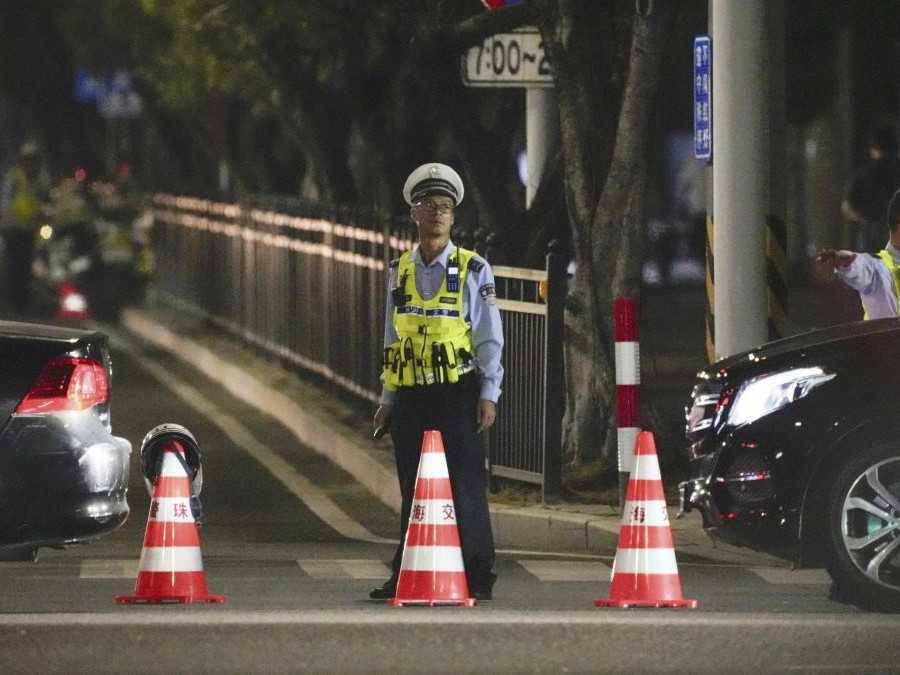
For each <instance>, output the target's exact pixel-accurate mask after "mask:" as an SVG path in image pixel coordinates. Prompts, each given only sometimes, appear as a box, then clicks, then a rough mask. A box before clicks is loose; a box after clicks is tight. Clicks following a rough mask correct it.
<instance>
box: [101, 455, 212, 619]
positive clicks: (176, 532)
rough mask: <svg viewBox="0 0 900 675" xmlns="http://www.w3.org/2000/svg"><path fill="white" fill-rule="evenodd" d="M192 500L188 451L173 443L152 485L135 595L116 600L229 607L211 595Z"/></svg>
mask: <svg viewBox="0 0 900 675" xmlns="http://www.w3.org/2000/svg"><path fill="white" fill-rule="evenodd" d="M179 455H180V456H179ZM190 498H191V481H190V478H188V471H187V463H186V461H185V459H184V447H183V446H182V445H181V443H180V442H179V441H177V440H174V439H173V440H172V441H171V442H170V443H169V444H168V445H167V447H166V448H165V451H164V453H163V462H162V470H161V471H160V473H159V476H157V478H156V480H155V481H154V484H153V499H152V500H151V501H150V515H149V516H148V517H147V530H146V532H145V534H144V549H143V551H142V553H141V562H140V565H139V566H138V576H137V581H136V582H135V585H134V595H117V596H116V602H118V603H120V604H124V603H129V604H130V603H137V602H147V603H157V602H179V603H189V602H225V600H226V597H225V596H224V595H210V594H209V592H208V591H207V590H206V573H205V572H204V571H203V557H202V555H201V553H200V537H199V535H198V533H197V524H196V523H195V522H194V516H193V514H192V513H191V505H190Z"/></svg>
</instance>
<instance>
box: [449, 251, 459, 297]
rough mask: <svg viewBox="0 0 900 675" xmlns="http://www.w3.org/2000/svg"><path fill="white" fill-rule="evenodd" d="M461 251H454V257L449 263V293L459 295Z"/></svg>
mask: <svg viewBox="0 0 900 675" xmlns="http://www.w3.org/2000/svg"><path fill="white" fill-rule="evenodd" d="M458 252H459V249H455V250H454V251H453V257H452V258H450V260H449V261H448V262H447V291H448V292H450V293H459V253H458Z"/></svg>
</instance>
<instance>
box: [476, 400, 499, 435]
mask: <svg viewBox="0 0 900 675" xmlns="http://www.w3.org/2000/svg"><path fill="white" fill-rule="evenodd" d="M476 414H477V418H476V420H475V421H476V422H477V423H478V433H481V432H482V431H484V430H485V429H490V428H491V427H492V426H493V424H494V420H496V419H497V404H496V403H494V402H493V401H488V400H487V399H484V398H483V399H480V400H479V401H478V410H477V413H476Z"/></svg>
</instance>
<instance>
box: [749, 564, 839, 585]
mask: <svg viewBox="0 0 900 675" xmlns="http://www.w3.org/2000/svg"><path fill="white" fill-rule="evenodd" d="M749 571H750V572H752V573H753V574H755V575H756V576H758V577H759V578H760V579H762V580H763V581H765V582H767V583H770V584H779V585H783V584H798V585H827V584H830V583H831V577H830V576H829V575H828V572H826V571H825V570H822V569H809V570H792V569H790V568H787V567H751V568H749Z"/></svg>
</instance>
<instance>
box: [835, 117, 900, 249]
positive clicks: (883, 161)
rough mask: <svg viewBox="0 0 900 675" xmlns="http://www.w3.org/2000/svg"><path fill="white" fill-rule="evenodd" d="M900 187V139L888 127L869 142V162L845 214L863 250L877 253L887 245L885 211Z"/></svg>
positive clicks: (851, 188) (851, 189) (853, 185)
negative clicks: (899, 149) (899, 152)
mask: <svg viewBox="0 0 900 675" xmlns="http://www.w3.org/2000/svg"><path fill="white" fill-rule="evenodd" d="M898 188H900V162H898V160H897V137H896V136H895V135H894V132H893V131H892V130H891V129H890V128H887V127H884V128H881V129H878V130H877V131H875V133H874V134H872V137H871V138H870V139H869V161H868V162H866V163H865V164H864V165H863V166H862V167H860V168H859V169H858V170H857V171H856V173H854V174H853V178H852V179H851V180H850V184H849V185H848V187H847V192H846V195H845V197H844V201H843V203H842V204H841V211H842V212H843V214H844V217H845V218H846V219H847V220H848V221H849V222H850V223H851V224H852V225H853V226H855V229H856V236H855V237H854V238H853V240H854V241H855V242H856V244H855V247H856V248H857V249H858V250H860V251H866V252H868V253H874V252H876V251H879V250H881V249H882V247H883V246H884V235H885V230H884V222H883V220H882V218H883V217H884V210H885V208H886V207H887V203H888V201H889V200H890V198H891V195H892V194H894V191H895V190H897V189H898Z"/></svg>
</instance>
